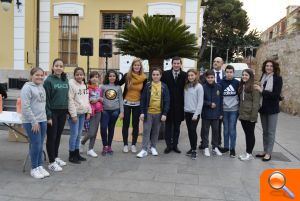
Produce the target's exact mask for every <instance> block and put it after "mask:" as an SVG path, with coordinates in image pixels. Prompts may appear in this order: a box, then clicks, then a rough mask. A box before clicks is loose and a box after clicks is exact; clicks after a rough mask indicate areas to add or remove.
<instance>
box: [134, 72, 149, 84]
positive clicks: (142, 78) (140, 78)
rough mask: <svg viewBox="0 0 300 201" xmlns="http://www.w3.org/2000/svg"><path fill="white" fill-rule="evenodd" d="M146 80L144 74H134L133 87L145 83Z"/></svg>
mask: <svg viewBox="0 0 300 201" xmlns="http://www.w3.org/2000/svg"><path fill="white" fill-rule="evenodd" d="M145 79H146V75H145V74H144V73H142V74H136V73H132V79H131V86H132V85H138V84H141V83H143V82H144V81H145Z"/></svg>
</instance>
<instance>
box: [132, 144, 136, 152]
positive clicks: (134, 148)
mask: <svg viewBox="0 0 300 201" xmlns="http://www.w3.org/2000/svg"><path fill="white" fill-rule="evenodd" d="M131 152H132V153H136V152H137V150H136V146H135V145H131Z"/></svg>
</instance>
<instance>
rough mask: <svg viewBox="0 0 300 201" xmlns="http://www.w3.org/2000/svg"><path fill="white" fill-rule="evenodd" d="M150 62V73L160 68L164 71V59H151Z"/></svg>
mask: <svg viewBox="0 0 300 201" xmlns="http://www.w3.org/2000/svg"><path fill="white" fill-rule="evenodd" d="M148 61H149V72H152V69H153V68H160V69H161V70H162V71H164V59H163V58H150V59H149V60H148Z"/></svg>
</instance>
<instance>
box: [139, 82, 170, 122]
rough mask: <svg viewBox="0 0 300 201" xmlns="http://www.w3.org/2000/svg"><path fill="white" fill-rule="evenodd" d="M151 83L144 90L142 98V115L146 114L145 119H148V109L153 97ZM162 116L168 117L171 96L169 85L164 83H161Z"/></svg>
mask: <svg viewBox="0 0 300 201" xmlns="http://www.w3.org/2000/svg"><path fill="white" fill-rule="evenodd" d="M151 87H152V85H151V82H148V83H147V84H146V86H145V87H144V89H143V93H142V97H141V114H144V118H145V119H147V114H148V108H149V103H150V97H151ZM161 88H162V90H161V93H162V94H161V99H160V100H161V104H160V105H161V114H162V115H167V113H168V110H169V108H170V95H169V90H168V87H167V85H165V84H164V83H163V82H162V83H161Z"/></svg>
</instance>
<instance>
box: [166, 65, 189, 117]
mask: <svg viewBox="0 0 300 201" xmlns="http://www.w3.org/2000/svg"><path fill="white" fill-rule="evenodd" d="M186 78H187V73H186V72H184V71H182V70H181V69H180V73H179V75H178V78H177V81H176V82H175V80H174V76H173V70H172V69H171V70H167V71H165V72H164V73H163V76H162V82H164V83H165V84H166V85H167V86H168V88H169V92H170V110H169V112H168V115H167V121H173V120H174V121H177V122H178V121H183V120H184V86H185V82H186Z"/></svg>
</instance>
